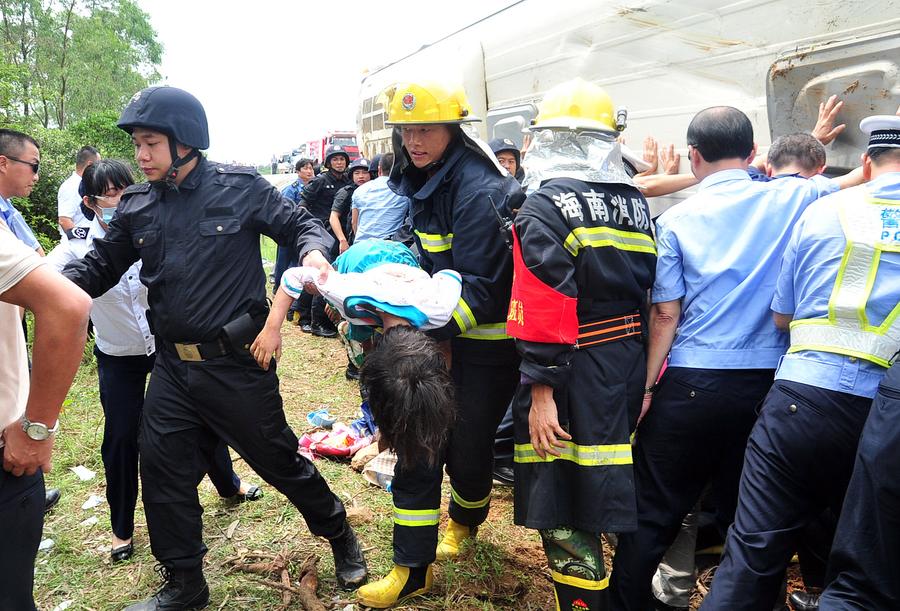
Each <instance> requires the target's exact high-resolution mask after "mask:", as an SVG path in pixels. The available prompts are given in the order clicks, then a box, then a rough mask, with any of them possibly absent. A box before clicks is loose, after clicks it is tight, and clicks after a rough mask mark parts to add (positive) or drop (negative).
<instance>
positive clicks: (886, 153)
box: [866, 146, 900, 165]
mask: <svg viewBox="0 0 900 611" xmlns="http://www.w3.org/2000/svg"><path fill="white" fill-rule="evenodd" d="M866 155H868V156H869V159H870V160H871V161H872V163H873V164H875V165H882V164H885V163H900V148H898V147H896V146H879V147H873V148H870V149H869V150H867V151H866Z"/></svg>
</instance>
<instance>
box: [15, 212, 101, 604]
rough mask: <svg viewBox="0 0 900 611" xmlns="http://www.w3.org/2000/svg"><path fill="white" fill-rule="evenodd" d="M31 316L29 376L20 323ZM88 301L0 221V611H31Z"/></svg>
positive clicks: (85, 326)
mask: <svg viewBox="0 0 900 611" xmlns="http://www.w3.org/2000/svg"><path fill="white" fill-rule="evenodd" d="M20 307H21V308H26V309H29V310H31V311H32V312H33V313H34V317H35V321H36V325H35V328H36V330H37V332H36V334H35V338H34V352H33V362H34V363H33V368H32V372H31V379H32V380H33V382H34V383H33V384H31V385H29V375H28V357H27V352H26V346H25V337H24V335H23V334H22V330H21V326H20V320H21V312H20ZM90 307H91V300H90V297H88V296H87V295H86V294H85V293H84V292H83V291H81V289H79V288H78V287H76V286H75V285H74V284H72V283H71V282H69V281H68V280H66V279H65V278H63V277H62V276H61V275H59V274H56V273H54V272H52V271H51V270H50V269H49V268H47V267H46V266H44V265H43V262H42V260H41V258H40V257H38V255H37V254H36V253H35V252H34V251H33V250H31V249H30V248H28V247H27V246H25V245H24V244H22V242H20V241H19V240H18V239H17V238H16V237H15V236H14V235H13V234H12V232H10V230H9V229H8V228H7V226H6V224H5V223H4V222H2V221H0V431H2V433H0V455H2V457H3V471H0V575H3V578H2V581H3V587H2V588H0V609H17V610H18V609H22V610H31V609H35V606H34V599H33V596H32V587H33V583H34V559H35V556H36V555H37V549H38V544H39V543H40V540H41V530H42V528H43V524H44V517H43V516H44V479H43V471H49V470H50V454H51V452H52V450H53V433H54V432H55V431H56V429H57V428H58V420H57V417H58V415H59V408H60V406H61V405H62V402H63V400H64V399H65V398H66V393H67V392H68V390H69V386H70V385H71V383H72V379H73V377H74V376H75V372H76V371H77V370H78V364H79V363H80V361H81V355H82V351H83V349H84V341H85V335H86V330H87V319H88V312H89V311H90Z"/></svg>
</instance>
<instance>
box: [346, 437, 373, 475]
mask: <svg viewBox="0 0 900 611" xmlns="http://www.w3.org/2000/svg"><path fill="white" fill-rule="evenodd" d="M376 456H378V444H377V443H372V444H369V445H367V446H366V447H364V448H363V449H361V450H360V451H359V452H357V453H356V454H354V455H353V460H351V461H350V467H351V468H352V469H353V470H355V471H359V472H360V473H362V470H363V467H365V466H366V463H368V462H369V461H370V460H372V459H373V458H375V457H376Z"/></svg>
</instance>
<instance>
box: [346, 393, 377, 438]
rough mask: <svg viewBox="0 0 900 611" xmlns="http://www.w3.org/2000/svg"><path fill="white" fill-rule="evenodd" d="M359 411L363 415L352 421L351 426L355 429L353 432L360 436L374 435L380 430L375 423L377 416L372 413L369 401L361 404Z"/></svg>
mask: <svg viewBox="0 0 900 611" xmlns="http://www.w3.org/2000/svg"><path fill="white" fill-rule="evenodd" d="M359 411H360V413H361V414H362V416H361V417H359V418H357V419H356V420H354V421H353V422H351V423H350V428H351V429H353V432H354V433H356V435H357V436H358V437H367V436H371V435H374V434H375V433H376V431H378V427H377V426H376V425H375V416H373V415H372V410H371V409H370V408H369V402H368V401H363V402H362V405H360V406H359Z"/></svg>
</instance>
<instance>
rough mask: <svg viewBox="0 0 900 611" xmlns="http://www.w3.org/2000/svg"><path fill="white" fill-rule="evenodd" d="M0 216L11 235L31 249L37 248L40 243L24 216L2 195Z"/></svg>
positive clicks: (0, 198)
mask: <svg viewBox="0 0 900 611" xmlns="http://www.w3.org/2000/svg"><path fill="white" fill-rule="evenodd" d="M0 218H2V219H3V221H4V222H5V223H6V226H7V227H9V230H10V231H12V233H13V235H14V236H16V237H17V238H19V240H20V241H21V242H22V243H23V244H25V246H27V247H29V248H31V249H32V250H37V248H38V247H39V246H40V243H39V242H38V241H37V238H36V237H34V232H33V231H32V230H31V227H29V226H28V223H26V222H25V217H24V216H22V213H21V212H19V211H18V210H16V209H15V208H14V207H13V205H12V203H11V202H9V201H8V200H5V199H3V198H2V197H0Z"/></svg>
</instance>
